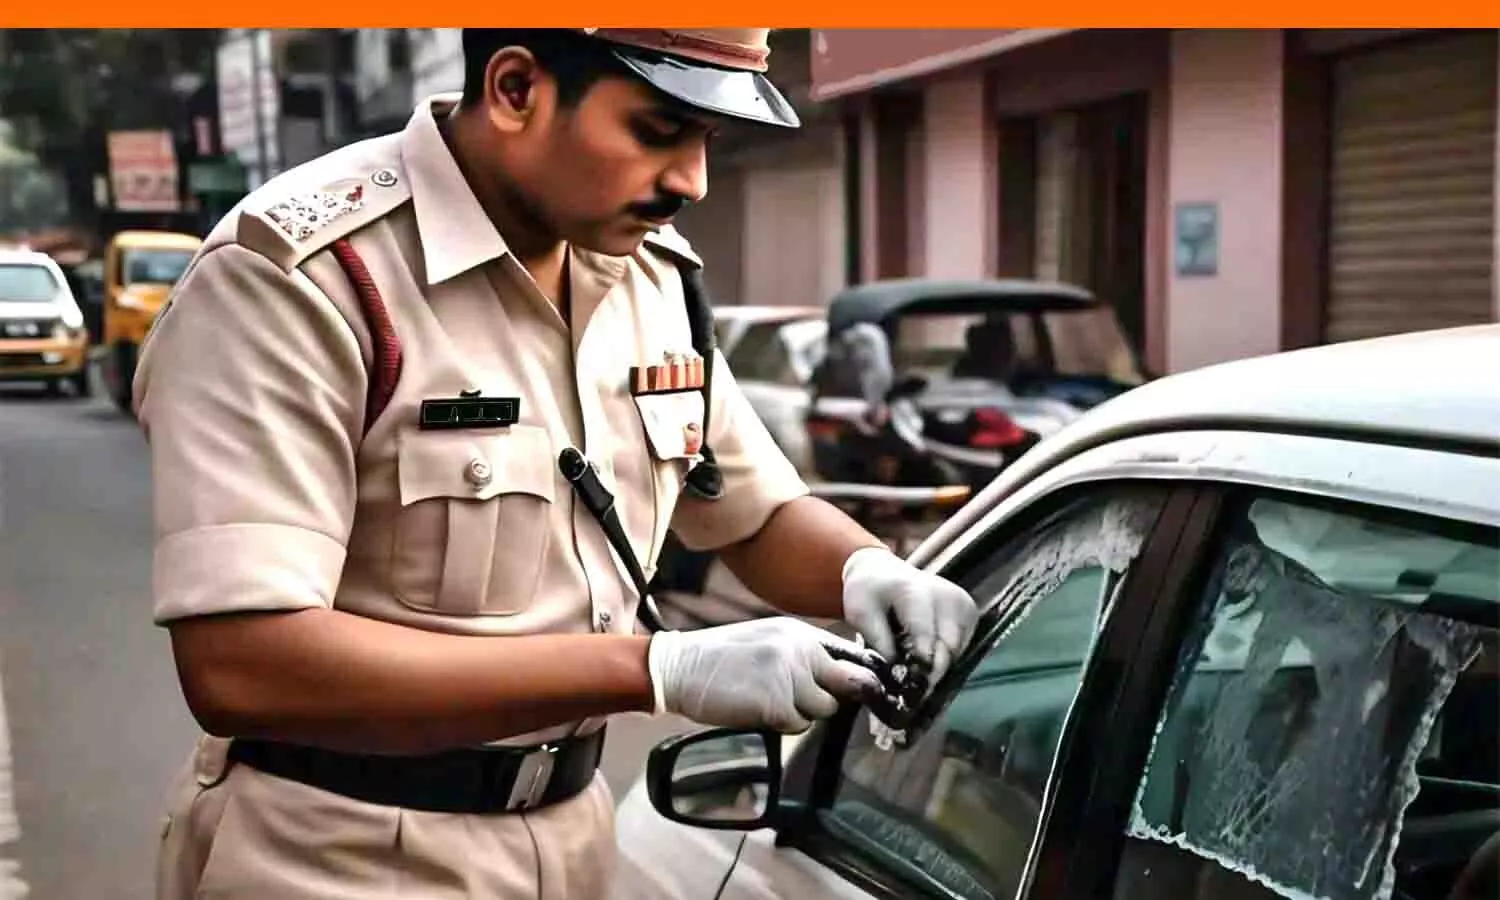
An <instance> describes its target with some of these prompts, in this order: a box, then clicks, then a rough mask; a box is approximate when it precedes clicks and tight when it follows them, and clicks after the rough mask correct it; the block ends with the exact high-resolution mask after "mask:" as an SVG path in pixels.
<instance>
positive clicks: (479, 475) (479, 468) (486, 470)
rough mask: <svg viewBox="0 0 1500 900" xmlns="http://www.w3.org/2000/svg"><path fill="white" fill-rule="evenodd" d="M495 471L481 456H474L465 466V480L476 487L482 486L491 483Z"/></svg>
mask: <svg viewBox="0 0 1500 900" xmlns="http://www.w3.org/2000/svg"><path fill="white" fill-rule="evenodd" d="M493 477H494V473H493V472H492V471H491V470H490V464H489V463H488V462H487V461H486V460H484V459H483V458H481V457H478V456H476V457H474V458H473V459H471V460H469V464H468V465H467V466H465V467H464V480H465V481H467V482H468V483H469V484H471V485H473V486H474V487H476V488H482V487H484V486H485V485H487V484H489V483H490V479H491V478H493Z"/></svg>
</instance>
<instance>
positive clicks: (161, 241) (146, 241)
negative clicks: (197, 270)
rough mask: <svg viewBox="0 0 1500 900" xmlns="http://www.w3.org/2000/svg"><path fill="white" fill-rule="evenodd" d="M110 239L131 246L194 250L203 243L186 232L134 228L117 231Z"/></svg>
mask: <svg viewBox="0 0 1500 900" xmlns="http://www.w3.org/2000/svg"><path fill="white" fill-rule="evenodd" d="M111 240H113V241H115V242H118V243H121V244H128V245H129V246H131V247H142V248H148V247H159V248H163V249H173V250H196V249H197V248H198V247H199V246H200V245H202V243H203V240H202V239H201V238H199V237H197V236H195V235H191V234H187V233H186V232H181V231H147V230H136V229H131V230H126V231H117V232H115V234H114V237H113V238H112V239H111Z"/></svg>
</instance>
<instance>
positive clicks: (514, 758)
mask: <svg viewBox="0 0 1500 900" xmlns="http://www.w3.org/2000/svg"><path fill="white" fill-rule="evenodd" d="M603 752H604V729H603V728H600V729H599V730H598V731H595V732H594V733H592V734H589V735H585V736H583V737H576V738H567V739H565V740H562V741H559V742H557V743H555V744H542V745H540V746H537V747H516V748H511V747H475V748H466V749H462V750H450V751H447V752H444V753H436V754H432V755H429V756H380V755H374V754H360V753H340V752H336V751H333V750H323V749H320V748H315V747H302V746H298V745H295V744H283V743H280V742H277V741H261V740H247V739H240V738H236V739H235V740H234V741H233V742H232V743H231V744H230V746H229V758H230V759H231V760H233V761H234V762H240V763H244V764H245V765H247V766H250V767H251V768H253V769H258V770H260V771H262V772H265V773H266V774H267V775H275V776H277V777H280V778H286V779H289V780H291V781H296V782H300V783H302V784H306V785H309V786H311V787H315V788H320V789H322V790H325V791H329V792H331V793H334V794H339V795H341V796H344V797H349V798H350V799H353V800H362V801H364V802H366V803H376V804H380V805H382V806H398V807H401V808H403V809H415V810H424V811H428V812H445V813H463V814H468V815H485V814H493V813H505V812H518V811H520V810H525V809H537V808H539V807H543V806H549V805H551V804H553V803H560V802H562V801H563V800H567V799H568V798H570V797H573V796H575V795H577V794H579V793H582V791H583V789H584V788H586V787H588V786H589V784H590V782H592V781H593V779H594V772H595V771H596V770H598V768H599V757H600V756H601V755H602V754H603Z"/></svg>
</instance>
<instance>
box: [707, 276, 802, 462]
mask: <svg viewBox="0 0 1500 900" xmlns="http://www.w3.org/2000/svg"><path fill="white" fill-rule="evenodd" d="M825 313H826V310H823V309H822V308H819V307H810V306H719V307H715V309H714V319H715V321H714V330H715V332H716V337H717V340H718V344H719V350H720V352H722V353H723V354H724V359H725V361H726V362H727V363H728V364H729V369H730V371H732V372H733V373H734V377H735V381H737V382H738V383H739V386H740V390H741V392H743V393H744V395H745V399H746V400H748V401H749V402H750V406H751V407H752V408H753V409H754V410H755V414H756V416H758V417H759V418H760V420H761V421H762V422H763V423H765V426H766V430H768V431H770V432H771V436H772V437H773V438H775V440H776V443H777V445H778V446H780V447H781V451H782V452H783V453H784V454H786V456H787V458H788V459H789V460H791V462H792V464H793V465H795V466H796V467H797V468H798V470H800V471H803V472H809V471H811V467H812V455H811V454H812V450H811V448H810V446H809V444H808V437H807V426H806V424H805V422H806V419H807V409H808V404H809V402H810V398H811V393H810V391H809V389H808V383H809V382H810V381H811V380H812V374H813V369H815V368H816V367H817V365H818V362H819V361H820V360H821V359H822V354H823V349H824V338H825V337H826V335H827V333H828V324H827V322H826V321H825V320H824V315H825Z"/></svg>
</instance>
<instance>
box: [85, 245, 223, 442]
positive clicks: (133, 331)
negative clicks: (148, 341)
mask: <svg viewBox="0 0 1500 900" xmlns="http://www.w3.org/2000/svg"><path fill="white" fill-rule="evenodd" d="M202 244H203V241H202V240H201V239H200V238H197V237H195V236H193V235H191V234H184V233H181V232H174V231H144V230H132V231H120V232H117V233H116V234H115V235H114V237H112V238H110V241H109V244H108V246H107V247H106V248H105V250H104V309H103V316H102V318H103V334H102V337H101V340H100V344H101V345H102V346H103V348H104V353H103V356H102V362H103V365H102V369H103V375H104V383H105V385H107V387H108V390H109V395H110V397H111V399H113V400H114V402H115V405H116V406H118V407H119V408H120V409H121V410H122V411H124V412H127V413H129V412H131V393H130V384H131V381H132V380H134V378H135V366H136V359H137V358H138V356H139V354H140V348H141V343H142V342H143V341H144V340H145V338H146V332H147V331H148V330H150V328H151V323H152V322H153V321H155V319H156V316H157V314H158V313H159V312H161V309H162V307H163V306H165V305H166V301H167V297H168V295H169V294H171V292H172V288H173V286H175V285H176V284H177V280H178V279H179V278H181V277H182V274H183V272H185V271H187V267H188V263H190V262H192V260H193V257H194V255H196V254H197V252H198V248H199V247H200V246H202Z"/></svg>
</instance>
